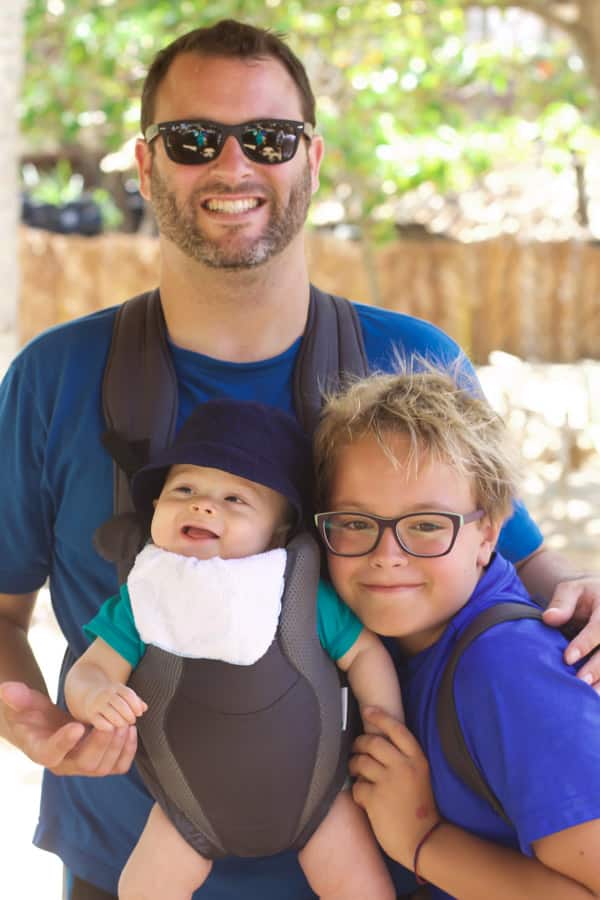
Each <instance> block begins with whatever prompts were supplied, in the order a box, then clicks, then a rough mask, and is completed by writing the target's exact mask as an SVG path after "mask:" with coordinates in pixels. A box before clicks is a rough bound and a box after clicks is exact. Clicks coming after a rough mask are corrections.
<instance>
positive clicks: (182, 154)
mask: <svg viewBox="0 0 600 900" xmlns="http://www.w3.org/2000/svg"><path fill="white" fill-rule="evenodd" d="M163 137H164V141H165V148H166V150H167V153H168V155H169V157H170V158H171V159H172V160H173V162H176V163H180V164H181V165H184V166H197V165H198V164H200V163H207V162H210V161H211V160H213V159H214V158H215V157H216V156H217V154H218V152H219V150H220V149H221V144H222V141H223V136H222V133H221V131H220V130H219V129H218V128H211V127H207V126H203V125H188V124H186V123H185V122H182V123H181V124H177V125H173V126H170V127H169V130H168V131H164V132H163Z"/></svg>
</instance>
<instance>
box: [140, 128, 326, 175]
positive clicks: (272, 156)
mask: <svg viewBox="0 0 600 900" xmlns="http://www.w3.org/2000/svg"><path fill="white" fill-rule="evenodd" d="M159 134H162V138H163V141H164V145H165V150H166V152H167V156H168V157H169V159H171V160H173V162H175V163H179V164H180V165H182V166H197V165H202V164H203V163H209V162H212V161H213V160H215V159H216V158H217V156H218V155H219V153H220V152H221V150H222V149H223V146H224V145H225V141H226V140H227V138H228V137H229V135H230V134H231V135H233V136H234V137H235V138H236V140H237V142H238V143H239V145H240V147H241V148H242V150H243V152H244V154H245V155H246V156H247V157H248V159H251V160H252V162H255V163H261V164H262V165H266V166H275V165H278V164H279V163H284V162H288V160H290V159H291V158H292V157H293V156H294V154H295V153H296V150H297V149H298V144H299V143H300V138H301V137H302V136H304V137H305V138H306V139H307V140H308V141H310V140H311V139H312V136H313V134H314V128H313V126H312V125H311V124H310V122H295V121H293V120H291V119H254V120H252V121H251V122H243V123H242V124H241V125H223V124H221V123H220V122H209V121H206V120H204V119H189V120H188V119H181V120H178V121H174V122H159V123H158V124H156V125H149V126H148V128H147V129H146V131H145V132H144V139H145V141H146V143H147V144H150V143H151V142H152V141H153V140H154V138H156V137H158V135H159Z"/></svg>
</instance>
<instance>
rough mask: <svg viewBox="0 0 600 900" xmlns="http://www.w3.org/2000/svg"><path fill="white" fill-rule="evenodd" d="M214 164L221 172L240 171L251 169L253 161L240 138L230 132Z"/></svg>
mask: <svg viewBox="0 0 600 900" xmlns="http://www.w3.org/2000/svg"><path fill="white" fill-rule="evenodd" d="M213 166H214V168H215V170H216V171H219V172H225V173H228V172H235V173H239V172H240V171H251V166H252V162H251V160H249V159H248V157H247V156H246V155H245V153H244V151H243V150H242V148H241V146H240V142H239V141H238V139H237V138H236V137H234V135H233V134H230V135H228V136H227V137H226V138H225V143H224V144H223V147H222V149H221V152H220V153H219V155H218V156H217V158H216V160H215V161H214V163H213Z"/></svg>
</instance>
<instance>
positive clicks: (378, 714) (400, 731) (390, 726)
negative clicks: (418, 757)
mask: <svg viewBox="0 0 600 900" xmlns="http://www.w3.org/2000/svg"><path fill="white" fill-rule="evenodd" d="M361 716H362V717H363V719H364V721H365V722H369V724H370V725H372V726H374V727H375V728H376V729H377V731H378V732H379V733H380V735H383V737H384V738H386V739H387V740H388V741H390V742H391V743H392V744H393V745H394V746H395V747H397V748H398V750H400V751H401V752H402V753H406V754H412V753H414V752H415V751H416V750H417V749H419V744H418V743H417V741H416V739H415V738H414V737H413V735H412V734H411V733H410V731H409V730H408V728H407V727H406V726H405V725H404V724H403V723H402V722H399V721H398V719H395V718H394V717H393V716H390V715H389V713H386V712H384V711H383V710H382V709H378V708H377V707H374V706H367V707H365V708H364V709H361ZM362 737H368V735H362ZM371 737H375V735H371ZM358 740H360V738H359V739H358ZM374 746H375V747H376V749H377V750H378V751H379V752H381V753H385V752H386V750H385V741H384V742H383V744H379V743H377V744H375V745H374ZM367 752H371V751H370V750H369V751H367Z"/></svg>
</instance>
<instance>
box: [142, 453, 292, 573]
mask: <svg viewBox="0 0 600 900" xmlns="http://www.w3.org/2000/svg"><path fill="white" fill-rule="evenodd" d="M287 509H288V504H287V500H286V499H285V498H284V497H283V496H282V495H281V494H278V493H277V492H276V491H273V490H271V488H268V487H265V486H264V485H261V484H256V483H255V482H254V481H247V480H246V479H245V478H239V477H238V476H237V475H231V474H229V472H222V471H221V470H220V469H209V468H205V467H203V466H192V465H180V466H173V467H172V468H171V469H170V470H169V474H168V475H167V478H166V481H165V483H164V486H163V489H162V491H161V494H160V497H159V498H158V500H157V501H156V503H155V509H154V516H153V518H152V526H151V535H152V540H153V541H154V543H155V544H156V546H157V547H162V548H163V550H169V551H170V552H171V553H179V554H180V555H181V556H195V557H196V558H197V559H211V558H212V557H213V556H220V557H221V558H222V559H233V558H241V557H244V556H252V555H253V554H255V553H263V552H264V551H265V550H268V549H271V548H272V547H276V546H282V545H283V541H284V538H285V532H286V531H287V529H286V527H285V525H284V522H285V519H286V513H287Z"/></svg>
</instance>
